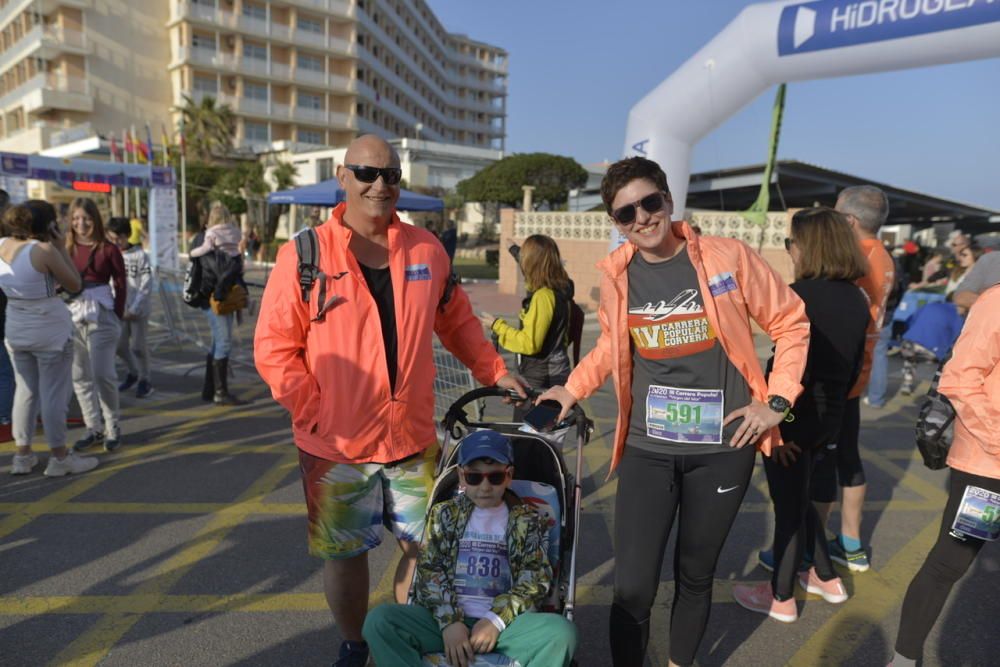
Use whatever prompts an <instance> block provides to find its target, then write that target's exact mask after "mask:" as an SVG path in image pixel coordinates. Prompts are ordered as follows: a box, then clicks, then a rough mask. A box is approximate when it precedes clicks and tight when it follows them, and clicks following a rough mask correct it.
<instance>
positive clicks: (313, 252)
mask: <svg viewBox="0 0 1000 667" xmlns="http://www.w3.org/2000/svg"><path fill="white" fill-rule="evenodd" d="M294 238H295V251H296V253H297V254H298V256H299V289H300V290H301V292H302V301H303V302H304V303H309V293H310V292H311V291H312V286H313V283H315V282H316V280H317V278H319V239H318V238H317V237H316V230H315V229H313V228H312V227H306V228H305V229H303V230H302V231H300V232H299V233H298V234H296V235H295V236H294ZM322 298H323V297H322V296H321V297H320V301H321V303H320V305H321V306H322V305H323V304H322Z"/></svg>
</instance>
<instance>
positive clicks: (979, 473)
mask: <svg viewBox="0 0 1000 667" xmlns="http://www.w3.org/2000/svg"><path fill="white" fill-rule="evenodd" d="M998 312H1000V285H997V286H994V287H991V288H990V289H989V290H987V291H985V292H983V294H982V295H981V296H980V297H979V298H978V299H977V300H976V303H975V304H974V305H973V307H972V310H971V312H970V313H969V318H968V319H967V320H966V322H965V327H964V328H963V329H962V335H961V336H959V337H958V342H956V343H955V348H954V351H953V352H952V358H951V361H949V362H948V364H947V365H946V366H945V367H944V371H943V372H942V373H941V382H940V383H939V385H938V390H939V391H940V392H941V393H942V394H944V395H945V396H947V397H948V398H949V399H950V400H951V404H952V405H953V406H954V408H955V412H956V414H957V418H956V420H955V438H954V441H953V442H952V445H951V451H950V452H949V453H948V466H949V467H950V468H951V481H950V484H949V492H948V503H947V504H946V505H945V508H944V516H943V517H942V519H941V531H940V533H938V540H937V543H936V544H935V545H934V547H933V548H932V549H931V552H930V553H929V554H928V555H927V560H926V561H925V562H924V564H923V567H921V568H920V571H919V572H917V575H916V576H915V577H914V578H913V581H911V582H910V587H909V588H908V589H907V591H906V597H905V598H904V599H903V612H902V616H901V617H900V620H899V635H898V636H897V638H896V655H895V658H894V660H893V662H892V663H890V664H892V665H894V667H907V666H910V665H916V664H917V662H918V661H920V660H921V658H922V656H923V649H924V640H925V639H926V638H927V635H928V634H930V631H931V628H932V627H934V623H935V621H937V617H938V615H940V613H941V609H942V607H944V603H945V601H946V600H947V599H948V595H949V593H950V592H951V589H952V587H953V586H954V585H955V582H957V581H958V580H959V579H961V578H962V576H963V575H964V574H965V573H966V571H967V570H968V569H969V566H970V565H972V562H973V561H974V560H975V559H976V556H977V555H978V554H979V550H980V549H982V547H983V544H984V543H985V542H987V541H992V540H996V539H997V538H1000V318H998V317H997V313H998Z"/></svg>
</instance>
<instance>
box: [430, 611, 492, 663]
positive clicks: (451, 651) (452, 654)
mask: <svg viewBox="0 0 1000 667" xmlns="http://www.w3.org/2000/svg"><path fill="white" fill-rule="evenodd" d="M487 622H489V621H487ZM491 625H492V623H491ZM441 639H442V641H443V642H444V655H445V657H446V658H447V659H448V664H449V665H451V666H452V667H468V666H469V663H470V662H472V661H473V659H474V658H475V656H476V652H475V650H474V649H473V648H472V644H471V643H470V642H469V628H467V627H466V626H465V623H462V622H461V621H459V622H457V623H452V624H451V625H449V626H448V627H446V628H445V629H444V631H443V632H442V633H441Z"/></svg>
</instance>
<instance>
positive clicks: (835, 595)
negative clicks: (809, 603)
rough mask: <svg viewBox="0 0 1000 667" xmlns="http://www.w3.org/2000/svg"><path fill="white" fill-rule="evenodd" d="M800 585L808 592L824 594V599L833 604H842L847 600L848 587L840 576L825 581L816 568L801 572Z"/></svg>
mask: <svg viewBox="0 0 1000 667" xmlns="http://www.w3.org/2000/svg"><path fill="white" fill-rule="evenodd" d="M799 585H800V586H802V588H803V589H805V590H806V592H808V593H814V594H816V595H821V596H823V599H824V600H826V601H827V602H829V603H831V604H840V603H841V602H846V601H847V589H846V588H844V582H843V581H841V580H840V577H834V578H833V579H831V580H830V581H823V580H822V579H820V578H819V576H818V575H817V574H816V568H814V567H811V568H809V572H799Z"/></svg>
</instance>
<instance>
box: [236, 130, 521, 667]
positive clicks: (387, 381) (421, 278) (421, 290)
mask: <svg viewBox="0 0 1000 667" xmlns="http://www.w3.org/2000/svg"><path fill="white" fill-rule="evenodd" d="M344 162H345V164H343V165H341V166H339V167H338V169H337V180H338V181H339V182H340V184H341V187H342V188H343V189H344V191H345V193H346V201H345V202H344V203H342V204H340V205H338V206H337V207H336V208H335V209H334V210H333V213H332V214H331V216H330V219H329V220H328V221H327V222H326V223H325V224H321V225H318V226H316V227H315V231H316V234H317V241H318V245H319V268H320V270H321V271H322V273H323V274H324V275H325V276H327V277H328V280H327V281H326V282H324V281H322V280H317V281H316V282H315V284H314V285H313V286H312V289H311V291H309V292H305V294H303V288H302V287H301V285H300V280H299V279H300V276H299V272H298V263H299V262H298V256H297V253H296V249H295V244H294V243H288V244H285V245H284V246H283V247H282V248H281V250H280V251H279V253H278V257H277V261H276V262H275V267H274V270H273V272H272V273H271V277H270V278H269V279H268V281H267V287H266V288H265V290H264V297H263V299H262V301H261V307H260V315H259V317H258V320H257V329H256V333H255V338H254V359H255V361H256V364H257V370H258V372H259V373H260V375H261V377H262V378H263V379H264V381H265V382H266V383H267V384H268V385H269V386H270V387H271V393H272V395H273V396H274V398H275V400H277V401H278V402H279V403H280V404H281V405H282V406H284V407H285V408H286V409H288V411H289V412H291V415H292V433H293V436H294V439H295V444H296V446H297V447H298V449H299V463H300V466H299V467H300V470H301V471H302V476H303V485H304V487H305V495H306V505H307V507H308V512H309V524H310V540H309V543H310V553H311V554H313V555H314V556H316V557H319V558H322V559H324V561H325V563H324V570H323V572H324V575H323V584H324V590H325V592H326V599H327V602H328V604H329V606H330V610H331V611H332V612H333V616H334V619H335V620H336V623H337V627H338V628H339V629H340V632H341V634H342V636H343V638H344V642H343V644H341V649H340V656H339V658H338V660H337V662H336V663H335V665H336V666H337V667H361V666H363V665H365V664H366V663H367V660H368V647H367V645H366V644H365V643H364V641H363V638H362V634H361V628H362V624H363V623H364V620H365V614H366V613H367V609H368V556H367V554H368V551H370V550H371V549H373V548H375V547H376V546H378V544H379V543H380V542H381V539H382V531H381V527H382V525H383V524H384V525H385V526H386V527H388V528H389V529H390V530H391V531H392V533H393V535H394V536H395V538H396V540H397V541H398V543H399V546H400V548H401V550H402V552H403V558H402V559H401V560H400V563H399V567H398V568H397V570H396V576H395V594H396V600H397V602H404V601H405V600H406V593H407V588H408V584H409V581H410V578H411V575H412V572H413V568H414V566H415V564H416V558H417V553H418V550H419V547H418V543H419V540H420V536H421V534H422V533H423V527H424V525H423V524H424V513H425V511H426V508H427V497H428V494H429V493H430V489H431V485H432V483H433V474H434V465H435V460H436V458H437V454H438V450H437V444H436V442H437V439H436V432H435V427H434V391H433V380H434V356H433V348H432V345H431V343H432V334H433V333H435V332H436V333H437V335H438V337H439V338H440V339H441V341H442V342H443V343H444V345H445V347H446V348H447V349H448V350H449V351H450V352H452V353H453V354H454V355H455V356H456V357H457V358H458V359H459V360H460V361H461V362H462V363H463V364H465V365H466V366H468V367H469V368H470V369H471V370H472V372H473V374H474V376H475V377H476V379H477V380H479V381H480V382H482V383H483V384H484V385H493V384H496V385H497V386H499V387H502V388H504V389H509V390H512V391H515V392H517V393H518V394H519V395H521V396H526V394H525V392H524V388H523V383H522V381H521V380H520V379H518V378H516V377H514V376H513V375H510V374H509V373H508V372H507V368H506V367H505V365H504V362H503V360H502V359H501V358H500V356H499V355H498V354H497V353H496V350H494V349H493V346H492V345H490V343H489V342H488V341H487V340H486V338H485V337H484V336H483V330H482V327H481V326H480V324H479V321H478V320H477V319H476V316H475V314H474V313H473V312H472V308H471V306H470V305H469V299H468V296H466V294H465V292H464V290H462V288H461V286H459V285H456V284H455V283H454V282H453V281H452V280H451V278H450V275H451V267H450V264H449V262H448V256H447V255H446V254H445V252H444V249H443V248H442V246H441V244H440V243H439V242H438V241H437V239H435V238H434V236H433V234H431V233H430V232H428V231H427V230H425V229H421V228H418V227H415V226H411V225H406V224H403V223H401V222H400V220H399V216H398V215H396V202H397V201H398V200H399V195H400V187H399V181H400V178H401V176H402V171H401V170H400V168H399V156H398V155H397V154H396V151H395V150H394V149H393V148H392V147H391V146H390V145H389V144H388V143H387V142H386V141H385V140H383V139H381V138H379V137H377V136H374V135H370V134H368V135H363V136H360V137H358V138H357V139H355V140H354V141H353V142H351V144H350V146H349V147H348V149H347V154H346V157H345V160H344ZM305 296H308V297H309V299H308V300H305V299H304V297H305Z"/></svg>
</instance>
